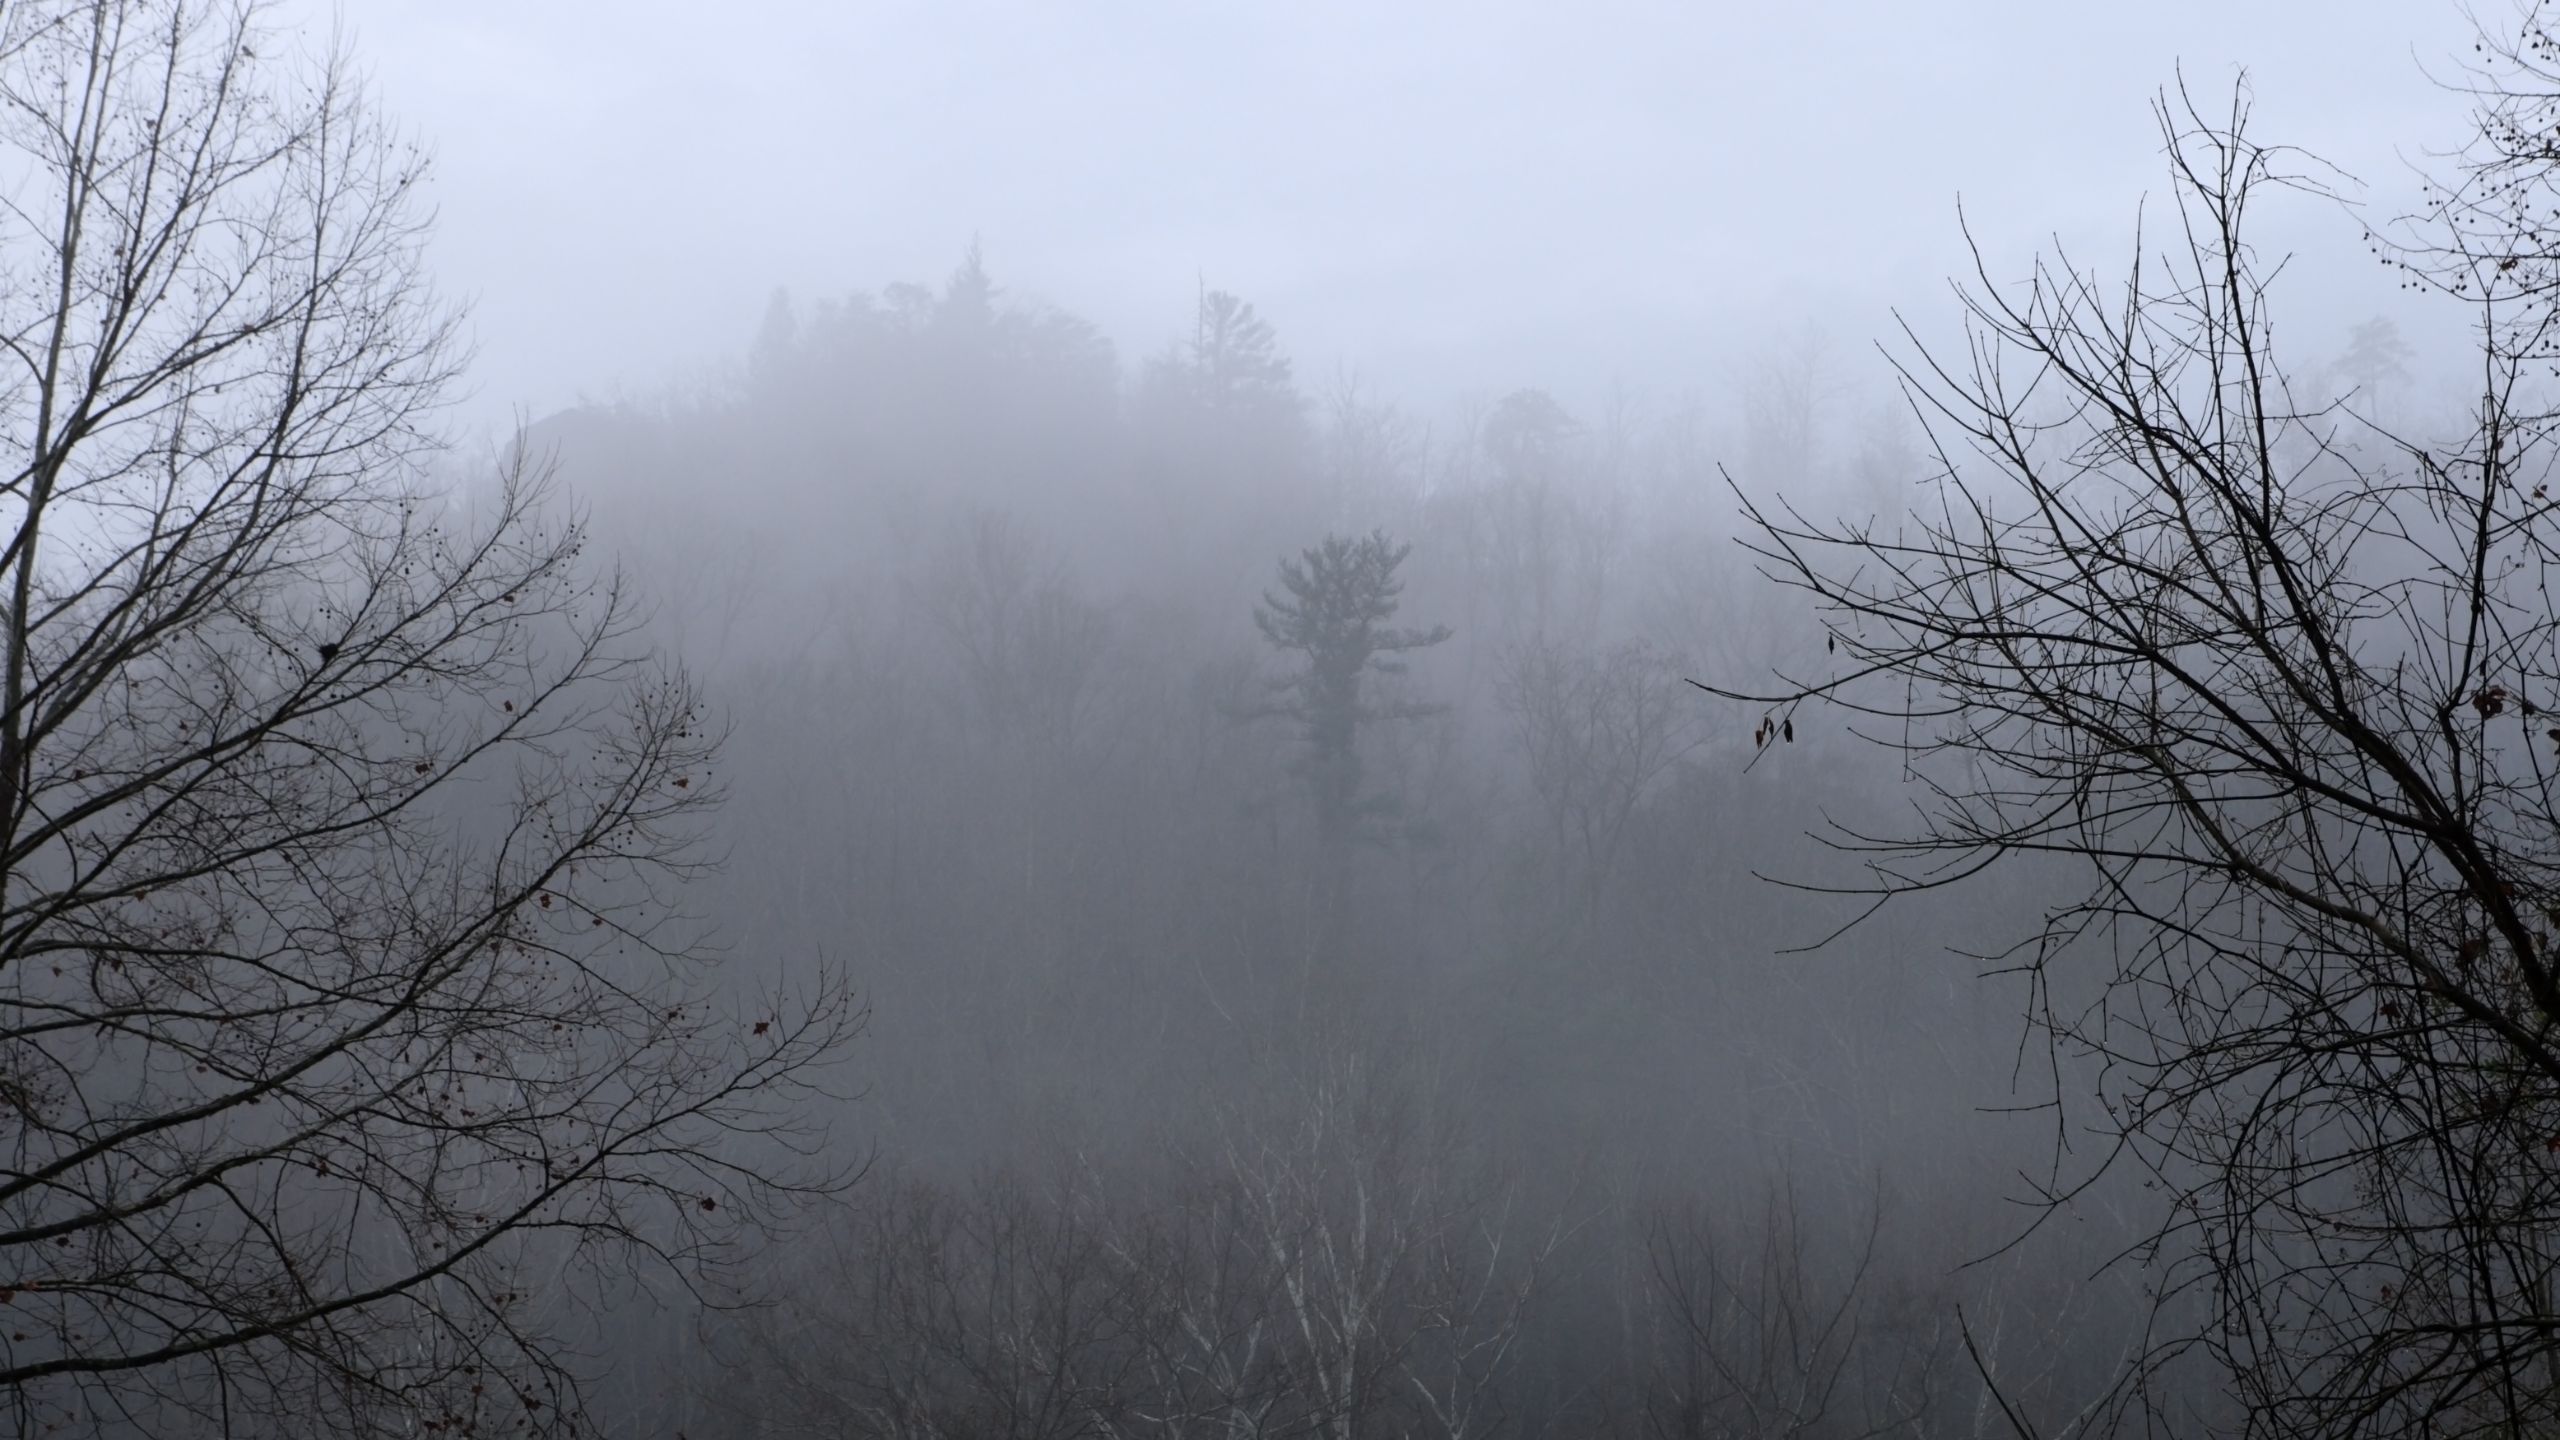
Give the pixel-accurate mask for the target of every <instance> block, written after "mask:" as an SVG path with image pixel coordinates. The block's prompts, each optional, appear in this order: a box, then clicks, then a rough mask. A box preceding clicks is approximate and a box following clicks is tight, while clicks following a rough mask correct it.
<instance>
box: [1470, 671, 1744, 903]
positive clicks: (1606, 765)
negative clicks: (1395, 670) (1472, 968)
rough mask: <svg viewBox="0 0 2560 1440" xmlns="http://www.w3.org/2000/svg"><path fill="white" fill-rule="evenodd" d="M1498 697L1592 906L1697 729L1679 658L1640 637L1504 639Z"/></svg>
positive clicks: (1694, 741)
mask: <svg viewBox="0 0 2560 1440" xmlns="http://www.w3.org/2000/svg"><path fill="white" fill-rule="evenodd" d="M1494 695H1495V699H1496V700H1497V701H1498V702H1499V703H1500V704H1501V706H1502V708H1503V709H1504V710H1505V711H1507V712H1509V713H1510V715H1511V718H1512V722H1513V724H1514V726H1515V727H1516V729H1517V731H1518V734H1519V737H1520V748H1521V751H1522V754H1523V756H1524V758H1525V759H1526V760H1527V762H1528V771H1529V785H1530V788H1531V789H1533V790H1535V791H1536V792H1537V794H1538V799H1539V802H1540V803H1541V804H1542V805H1543V806H1544V807H1545V809H1546V812H1547V821H1548V827H1549V830H1550V833H1551V836H1552V840H1553V843H1554V845H1555V847H1556V849H1557V851H1558V852H1559V854H1560V855H1563V856H1569V857H1571V860H1572V862H1573V865H1574V868H1575V869H1576V870H1577V871H1578V872H1579V873H1580V875H1581V881H1582V883H1581V886H1580V890H1581V894H1580V896H1579V899H1580V901H1581V906H1582V911H1583V913H1584V914H1585V915H1589V914H1593V913H1596V912H1597V911H1598V909H1599V905H1600V897H1601V892H1602V890H1603V888H1604V887H1605V886H1606V884H1607V882H1608V878H1609V874H1610V872H1611V870H1612V869H1614V868H1615V866H1616V864H1617V858H1618V847H1619V843H1620V841H1621V840H1622V839H1623V838H1624V836H1625V834H1626V828H1627V821H1628V819H1629V818H1630V817H1632V816H1633V815H1634V814H1635V810H1636V805H1637V803H1638V802H1640V801H1641V800H1643V799H1644V797H1645V794H1646V793H1647V791H1648V790H1649V789H1650V787H1651V786H1652V785H1653V783H1654V781H1655V780H1656V779H1658V778H1659V777H1660V776H1661V775H1662V773H1663V772H1664V771H1665V770H1667V769H1669V768H1670V767H1671V766H1673V765H1674V764H1676V763H1678V762H1679V760H1680V758H1681V757H1682V756H1683V755H1686V754H1687V753H1689V752H1690V751H1691V750H1693V749H1695V748H1697V745H1698V743H1699V741H1700V740H1701V739H1703V738H1704V737H1703V735H1702V733H1701V732H1700V730H1699V728H1698V726H1697V724H1696V720H1695V716H1694V712H1693V710H1692V707H1689V706H1688V705H1686V704H1685V703H1684V699H1683V697H1691V698H1694V696H1693V694H1692V692H1691V691H1689V689H1688V688H1687V687H1686V686H1685V685H1683V684H1682V683H1681V682H1680V679H1679V670H1678V668H1677V662H1676V661H1675V660H1674V659H1673V658H1672V657H1670V656H1668V655H1665V654H1663V653H1661V652H1660V651H1657V650H1655V649H1653V648H1652V647H1651V646H1648V645H1643V644H1640V643H1639V644H1630V645H1620V646H1616V647H1613V648H1611V649H1609V650H1607V651H1604V652H1602V653H1601V654H1598V655H1588V654H1583V653H1580V652H1578V651H1575V650H1572V649H1568V648H1567V647H1565V646H1562V645H1557V644H1553V643H1550V642H1538V643H1534V644H1523V645H1518V646H1514V647H1512V648H1510V649H1509V650H1508V651H1507V652H1506V653H1505V655H1504V657H1503V666H1502V678H1501V680H1500V681H1499V682H1498V684H1497V685H1496V687H1495V691H1494Z"/></svg>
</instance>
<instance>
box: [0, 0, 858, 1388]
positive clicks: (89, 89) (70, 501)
mask: <svg viewBox="0 0 2560 1440" xmlns="http://www.w3.org/2000/svg"><path fill="white" fill-rule="evenodd" d="M289 48H290V47H289V44H288V42H287V41H286V40H285V39H283V38H282V37H279V36H276V35H273V34H270V33H268V32H267V31H265V30H264V29H262V28H261V26H260V23H259V16H258V14H257V13H256V9H255V7H254V6H245V5H232V4H224V3H199V0H159V3H145V0H133V3H125V0H97V3H44V4H26V5H13V6H11V7H9V8H8V10H7V11H6V13H5V16H0V150H5V155H6V159H5V161H0V174H5V199H4V200H0V267H5V270H0V273H4V274H5V281H0V348H5V365H6V371H7V377H8V378H7V379H6V380H5V381H0V537H5V541H4V542H0V1135H4V1136H5V1141H0V1153H5V1159H0V1403H5V1405H6V1407H7V1409H8V1411H9V1414H10V1419H11V1421H12V1422H13V1423H14V1424H15V1425H16V1426H17V1427H18V1428H19V1430H20V1432H21V1433H28V1434H34V1433H39V1432H41V1431H43V1430H44V1429H46V1428H47V1427H49V1426H57V1425H58V1426H64V1427H68V1428H69V1429H71V1430H74V1431H78V1432H81V1433H88V1432H92V1431H95V1430H97V1429H100V1428H102V1427H105V1426H107V1425H110V1424H113V1423H115V1422H116V1420H117V1418H118V1417H122V1419H123V1420H124V1422H125V1423H129V1424H132V1425H135V1426H137V1427H138V1428H140V1429H143V1430H146V1431H152V1432H156V1433H171V1432H172V1431H173V1430H174V1429H176V1428H180V1427H201V1429H203V1430H206V1431H219V1432H221V1433H254V1434H284V1433H296V1432H308V1433H321V1434H330V1435H347V1434H370V1433H392V1432H396V1433H400V1434H417V1433H429V1432H432V1433H473V1432H475V1431H481V1432H496V1431H501V1430H503V1431H506V1432H509V1433H515V1432H518V1431H520V1430H525V1429H530V1430H534V1431H544V1432H548V1431H558V1430H571V1429H575V1428H577V1425H578V1411H579V1408H580V1407H579V1403H578V1398H577V1394H576V1380H575V1378H574V1376H573V1375H572V1374H571V1372H570V1371H569V1369H568V1368H567V1367H566V1366H565V1365H564V1364H563V1362H562V1361H561V1359H560V1358H559V1353H558V1351H557V1349H556V1347H555V1345H554V1343H553V1341H554V1339H555V1336H554V1335H552V1334H550V1333H548V1332H547V1331H546V1328H545V1324H544V1317H545V1316H548V1315H555V1314H557V1313H559V1312H558V1309H557V1308H556V1306H557V1301H558V1299H559V1298H560V1297H559V1296H558V1295H557V1294H552V1295H542V1296H538V1295H537V1294H536V1293H535V1292H537V1291H556V1288H557V1287H558V1286H559V1285H560V1284H561V1283H562V1282H564V1281H566V1280H574V1279H575V1277H577V1276H578V1275H580V1274H584V1273H592V1272H591V1269H590V1267H594V1266H599V1265H617V1266H618V1265H622V1264H626V1263H630V1262H633V1261H635V1260H645V1259H654V1260H661V1261H666V1262H671V1263H673V1264H675V1265H676V1266H677V1267H678V1268H679V1270H680V1271H681V1272H682V1273H685V1274H687V1275H690V1276H694V1277H697V1278H698V1277H700V1276H701V1274H702V1273H703V1272H702V1269H701V1267H703V1266H707V1265H708V1266H716V1265H717V1264H718V1262H719V1261H721V1260H722V1258H723V1257H724V1256H727V1255H730V1254H733V1253H734V1247H735V1246H736V1245H738V1244H739V1243H741V1242H742V1241H743V1240H744V1239H746V1238H747V1236H748V1234H749V1233H750V1232H751V1231H752V1229H753V1228H754V1227H755V1226H756V1225H757V1223H758V1222H759V1221H763V1220H768V1219H770V1218H772V1217H773V1215H774V1214H775V1213H776V1211H777V1209H778V1208H779V1207H780V1206H781V1205H782V1203H783V1202H785V1201H786V1200H787V1199H788V1198H789V1197H790V1196H791V1195H792V1194H793V1193H794V1191H795V1189H796V1187H798V1186H801V1185H823V1184H825V1183H828V1172H827V1170H826V1167H825V1166H824V1165H817V1166H809V1167H804V1166H801V1165H799V1164H798V1163H797V1162H794V1161H791V1158H790V1157H789V1156H788V1155H787V1154H784V1155H779V1156H778V1155H777V1153H776V1151H775V1149H774V1145H775V1143H776V1142H786V1143H787V1142H790V1141H792V1140H793V1139H794V1137H795V1132H793V1131H791V1130H790V1129H788V1128H787V1126H786V1123H785V1122H784V1120H783V1119H782V1118H781V1112H780V1111H779V1110H777V1109H776V1108H775V1107H774V1106H773V1105H772V1103H771V1102H773V1101H775V1100H777V1099H787V1098H789V1097H790V1096H791V1095H792V1094H793V1093H794V1092H795V1091H796V1090H798V1089H800V1088H801V1087H803V1086H805V1085H806V1084H808V1083H810V1082H812V1081H813V1080H815V1079H816V1078H817V1072H816V1071H815V1070H813V1067H814V1066H817V1065H818V1064H819V1063H820V1062H822V1061H824V1060H825V1059H827V1058H828V1057H829V1056H830V1054H831V1053H832V1052H834V1051H835V1050H836V1049H837V1047H838V1046H839V1045H840V1044H841V1043H842V1042H843V1041H844V1040H845V1039H846V1038H847V1037H848V1036H849V1034H850V1033H851V1030H852V1027H853V1026H854V1024H855V1022H856V1019H857V1016H856V1014H855V1013H854V1011H853V1010H852V1009H851V1008H850V1005H849V1000H848V996H847V992H846V991H845V990H844V989H843V988H842V987H841V986H840V985H837V984H834V983H832V982H827V981H821V982H817V983H816V984H815V985H814V986H813V988H812V989H811V990H809V991H808V992H807V993H803V994H799V995H796V996H783V995H768V996H765V997H763V999H762V1000H757V1001H747V1002H744V1003H743V1005H741V1006H738V1007H729V1006H723V1005H719V1004H715V1003H713V995H714V992H713V990H712V987H711V986H710V984H709V977H708V976H707V975H706V974H705V973H704V971H703V962H704V960H705V958H706V956H705V953H704V952H703V951H702V949H701V947H700V944H699V941H698V940H697V939H696V934H697V931H698V927H696V926H694V925H692V924H691V923H689V922H688V920H687V918H686V916H685V915H684V913H683V911H682V909H681V904H682V902H681V898H680V896H679V895H678V894H676V893H675V892H676V890H677V888H678V887H679V886H680V885H681V883H682V882H683V881H684V880H685V878H686V877H687V875H688V874H689V873H690V872H691V870H692V869H693V867H694V866H695V864H696V863H697V862H696V861H695V859H694V858H693V857H694V855H695V853H696V852H695V850H694V848H693V846H694V844H695V842H696V840H697V838H698V830H699V826H700V821H701V817H702V813H703V810H704V807H705V806H706V805H707V804H709V803H710V801H711V798H712V796H713V795H714V793H715V791H716V789H717V786H716V783H715V780H714V776H713V773H712V770H711V764H712V761H713V758H714V751H715V746H714V740H715V738H716V736H715V728H714V727H713V726H712V725H710V724H708V723H707V722H706V720H705V718H704V714H703V707H702V704H701V702H700V701H699V700H698V699H697V697H696V695H695V694H694V692H693V691H692V689H691V688H690V687H689V686H688V685H687V683H686V682H685V680H684V679H683V677H682V676H681V675H680V674H677V673H674V672H672V671H669V670H665V669H661V668H657V667H654V666H652V665H651V664H649V663H647V661H646V659H645V657H644V656H643V655H642V654H641V653H640V652H639V651H638V650H637V648H636V647H635V646H634V645H633V644H632V643H631V639H630V628H631V620H630V616H629V613H628V609H627V604H626V601H625V598H624V595H623V593H622V591H621V590H620V588H619V586H618V585H617V584H616V583H615V582H613V581H611V580H609V579H598V578H595V574H594V572H593V571H592V569H591V568H590V567H589V566H588V565H587V564H586V563H585V562H584V561H583V560H582V558H581V554H580V550H581V540H580V532H579V528H578V526H577V525H576V524H574V523H564V522H563V521H561V520H560V519H558V518H556V517H555V516H554V514H553V508H554V507H549V506H547V505H546V503H545V502H546V494H545V488H544V485H543V483H542V478H541V475H540V473H539V472H538V470H536V469H533V468H529V467H526V466H523V465H517V466H513V467H510V468H509V469H508V470H507V473H506V474H505V476H504V477H503V482H502V483H501V484H499V485H498V486H497V487H496V488H495V490H494V493H491V494H488V495H485V496H478V497H470V498H450V497H439V496H437V495H435V494H432V493H430V492H429V491H427V490H426V489H425V488H423V486H422V485H421V483H420V478H419V477H420V470H419V462H420V461H421V460H422V458H423V457H424V455H425V453H426V448H427V447H426V439H427V434H428V432H427V429H426V426H427V424H428V422H429V421H430V420H431V418H432V415H433V411H434V407H435V406H436V404H437V403H438V401H439V399H440V397H441V396H442V395H443V394H444V391H445V387H446V384H447V382H448V380H449V379H450V378H451V376H452V374H453V372H454V365H455V348H454V344H453V337H452V323H451V320H450V317H449V316H448V315H447V314H446V313H445V312H444V311H442V310H440V309H439V308H438V307H437V305H436V304H435V303H434V301H433V298H432V297H431V296H430V295H429V293H428V292H427V289H426V287H425V285H424V283H423V281H422V279H421V276H420V272H419V268H418V266H419V246H420V242H421V240H422V238H423V219H422V212H421V211H420V210H419V208H418V206H417V203H416V201H415V198H414V195H415V191H416V188H417V182H418V179H419V176H420V174H421V161H420V158H419V157H418V155H417V154H416V153H415V151H414V150H413V149H412V147H410V146H409V145H407V144H406V143H405V142H404V141H403V140H402V139H401V137H400V136H398V135H397V134H396V133H394V132H393V131H392V130H390V129H389V128H388V127H387V126H386V125H385V123H384V122H383V121H382V120H381V119H380V118H379V117H378V116H377V115H376V114H375V113H374V112H373V111H372V110H371V108H370V107H369V105H368V103H367V101H366V97H365V96H364V95H363V93H362V92H361V90H360V89H359V88H358V87H356V86H355V85H354V84H353V83H352V82H351V80H350V78H349V77H348V75H347V73H346V71H345V69H344V68H343V66H342V65H340V64H337V63H335V62H331V63H325V64H322V65H319V66H317V67H311V66H298V65H291V64H279V63H277V61H276V60H275V59H274V56H276V55H278V54H281V53H283V52H284V51H286V50H287V49H289ZM189 1417H192V1418H189Z"/></svg>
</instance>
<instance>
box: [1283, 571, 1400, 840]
mask: <svg viewBox="0 0 2560 1440" xmlns="http://www.w3.org/2000/svg"><path fill="white" fill-rule="evenodd" d="M1412 548H1413V547H1412V546H1410V545H1398V544H1396V543H1394V542H1393V541H1391V540H1389V539H1388V538H1387V535H1386V532H1385V531H1383V530H1377V531H1371V532H1370V533H1369V534H1367V535H1363V536H1360V537H1359V538H1357V539H1350V538H1346V537H1343V536H1340V535H1328V536H1326V537H1325V539H1324V542H1323V543H1322V544H1320V545H1317V546H1316V547H1315V548H1313V549H1311V550H1305V551H1301V552H1300V553H1299V555H1298V558H1297V559H1295V560H1285V559H1284V560H1282V561H1281V562H1280V591H1279V592H1277V593H1274V592H1269V591H1266V592H1264V594H1263V597H1262V603H1261V604H1260V605H1258V606H1256V607H1255V608H1254V612H1253V623H1254V625H1255V627H1256V628H1258V629H1260V630H1261V631H1262V638H1263V639H1265V640H1267V641H1269V642H1270V643H1271V646H1272V648H1273V649H1276V650H1280V651H1283V652H1286V653H1292V654H1295V655H1298V656H1300V657H1302V661H1301V664H1300V667H1299V669H1298V670H1297V671H1296V672H1295V673H1294V674H1291V675H1287V676H1284V677H1282V678H1281V679H1279V680H1277V681H1274V682H1273V686H1274V689H1275V690H1276V691H1278V693H1280V694H1281V695H1282V696H1283V697H1284V698H1282V699H1281V700H1279V701H1278V702H1276V703H1274V704H1272V705H1270V706H1268V707H1266V708H1265V709H1264V710H1263V711H1262V712H1261V713H1264V714H1270V715H1278V716H1284V717H1286V718H1288V719H1290V720H1294V721H1296V722H1297V724H1298V726H1299V730H1300V734H1301V737H1302V739H1303V740H1304V742H1305V746H1306V749H1305V752H1304V753H1303V754H1302V755H1300V757H1299V758H1298V761H1297V763H1296V765H1295V767H1294V768H1295V770H1296V772H1297V774H1298V776H1299V777H1300V778H1301V779H1303V780H1304V781H1305V782H1306V785H1307V791H1308V794H1309V796H1310V797H1311V798H1312V799H1313V800H1314V802H1315V813H1316V831H1317V833H1318V835H1320V836H1321V837H1322V838H1323V840H1324V842H1325V843H1326V845H1327V846H1328V847H1330V846H1334V845H1337V844H1339V843H1340V842H1341V841H1343V840H1344V839H1346V838H1348V837H1349V836H1350V835H1351V833H1352V831H1353V829H1354V827H1355V825H1356V824H1357V822H1358V821H1359V819H1360V818H1361V816H1362V815H1364V814H1367V813H1370V812H1372V811H1374V810H1375V809H1377V808H1378V805H1377V802H1375V801H1374V800H1364V799H1363V798H1362V797H1361V794H1360V781H1361V766H1360V750H1359V737H1360V727H1361V726H1362V725H1364V724H1366V723H1367V722H1369V721H1372V720H1404V719H1417V718H1420V717H1422V716H1425V715H1432V714H1437V713H1438V712H1439V711H1440V710H1441V709H1442V708H1443V707H1441V706H1438V705H1432V704H1419V703H1414V702H1406V701H1390V702H1379V701H1377V700H1374V699H1372V698H1371V697H1370V696H1369V695H1367V694H1366V693H1364V687H1365V685H1366V682H1367V680H1368V678H1369V677H1370V676H1371V675H1373V674H1389V675H1392V674H1397V673H1401V672H1402V671H1403V669H1404V662H1403V661H1401V660H1397V659H1394V658H1392V657H1394V656H1396V655H1399V654H1401V653H1403V652H1405V651H1408V650H1420V649H1424V648H1426V647H1428V646H1432V645H1437V644H1439V643H1440V642H1441V641H1443V640H1446V639H1448V638H1449V627H1448V626H1446V625H1434V626H1432V627H1430V628H1429V629H1408V628H1404V627H1400V626H1393V625H1389V624H1388V623H1387V622H1388V621H1390V620H1392V619H1394V618H1395V613H1396V607H1397V604H1398V602H1397V598H1396V597H1397V596H1398V595H1400V594H1402V593H1403V591H1404V582H1403V581H1401V580H1398V579H1397V578H1396V567H1397V566H1398V565H1400V564H1402V563H1404V557H1405V556H1406V554H1407V553H1409V552H1410V551H1411V550H1412Z"/></svg>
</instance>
